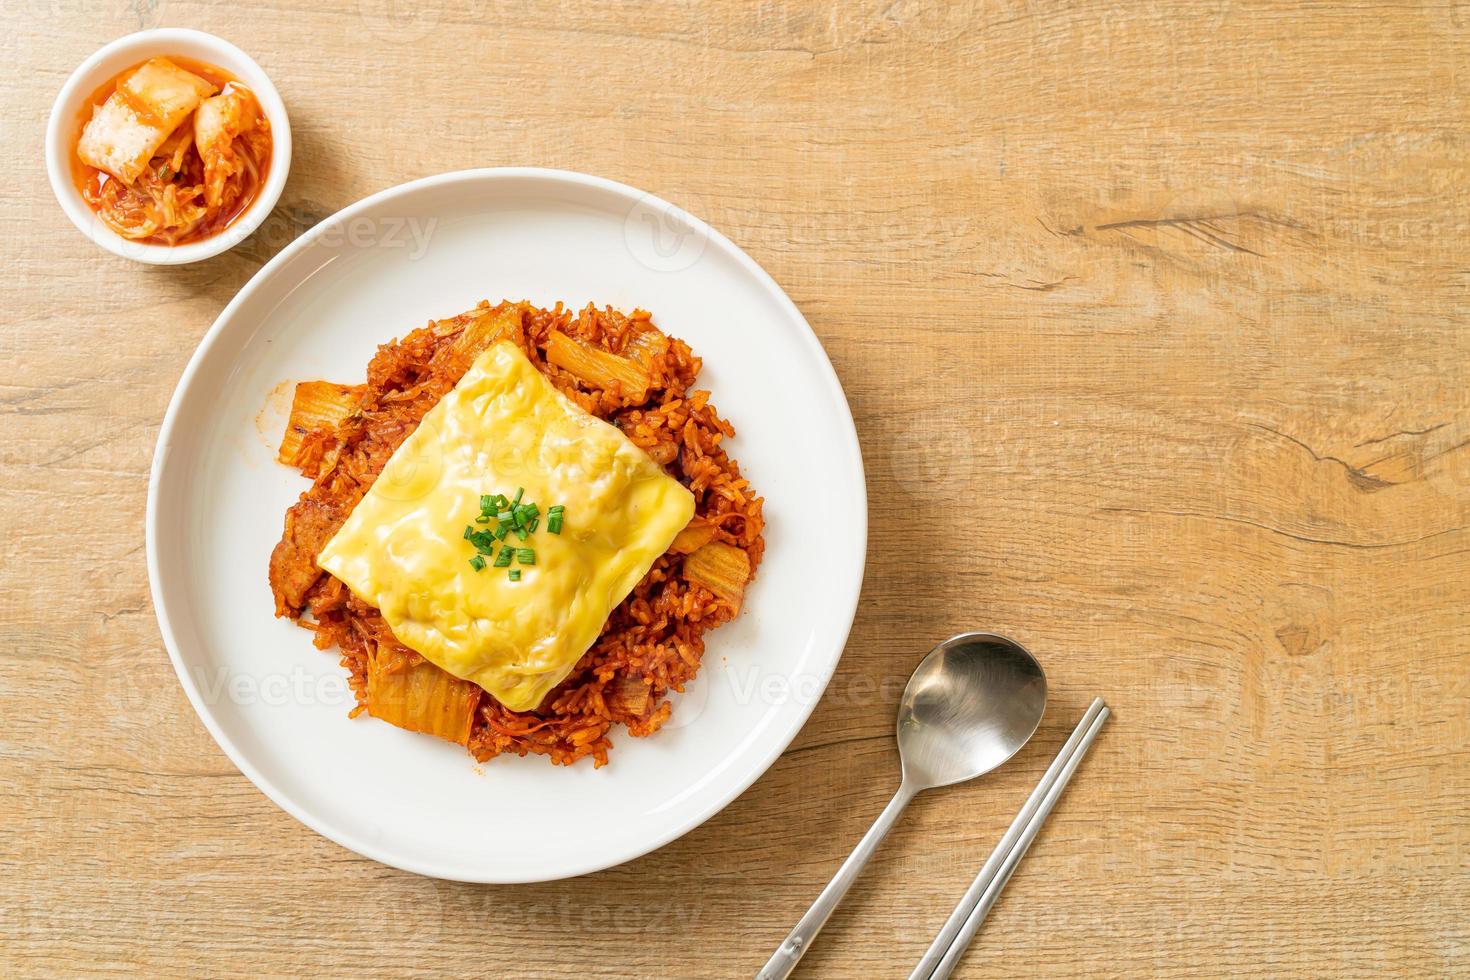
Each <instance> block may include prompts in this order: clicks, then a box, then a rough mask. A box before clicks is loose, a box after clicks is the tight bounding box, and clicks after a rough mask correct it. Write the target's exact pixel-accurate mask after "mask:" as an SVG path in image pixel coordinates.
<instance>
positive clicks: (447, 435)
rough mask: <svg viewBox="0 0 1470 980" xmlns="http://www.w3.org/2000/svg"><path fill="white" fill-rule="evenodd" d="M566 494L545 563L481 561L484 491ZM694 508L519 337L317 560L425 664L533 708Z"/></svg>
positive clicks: (459, 391) (470, 380)
mask: <svg viewBox="0 0 1470 980" xmlns="http://www.w3.org/2000/svg"><path fill="white" fill-rule="evenodd" d="M517 487H524V488H525V498H524V499H525V500H527V501H534V502H535V503H537V504H539V505H540V507H541V510H542V513H543V514H544V513H545V512H546V510H547V508H548V507H551V506H552V505H554V504H563V505H564V506H565V507H566V519H565V524H564V526H563V528H562V532H561V534H559V535H557V534H551V533H550V532H549V531H548V530H547V529H546V519H545V518H544V517H543V518H542V521H541V527H540V529H539V530H538V531H537V532H536V533H534V534H532V535H531V537H530V538H529V539H528V540H527V541H526V542H524V543H520V542H518V541H517V539H516V537H515V535H514V534H512V535H510V536H509V537H508V538H507V539H506V543H508V544H512V545H518V546H519V547H531V548H534V549H535V551H536V564H535V565H534V566H522V565H520V564H517V565H516V566H515V567H517V568H520V569H521V581H519V582H512V581H510V579H509V576H508V575H507V574H506V571H507V570H506V569H504V568H495V567H493V566H491V565H487V566H486V567H485V568H484V570H482V571H479V572H477V571H475V570H474V569H473V568H471V567H470V564H469V559H470V558H471V557H472V556H473V555H474V554H475V550H474V548H473V547H471V545H470V543H469V542H468V541H466V540H464V529H465V525H467V524H473V523H474V519H475V518H476V517H478V516H479V514H480V495H481V494H482V493H504V494H506V495H507V496H510V495H513V494H514V493H515V490H516V488H517ZM693 516H694V497H693V495H692V494H690V492H689V491H688V490H687V489H685V488H684V487H683V486H682V485H681V484H680V483H679V482H678V481H677V480H674V479H673V478H672V477H670V476H668V475H667V474H666V473H664V471H663V470H662V469H661V468H660V467H659V466H658V464H657V463H655V462H654V461H653V460H652V459H650V458H649V457H648V455H647V454H646V453H644V452H643V451H642V450H641V449H639V448H638V447H637V446H635V445H633V443H631V442H629V441H628V438H627V437H626V436H624V435H623V434H622V433H621V432H619V431H618V430H617V429H615V428H613V427H612V426H611V425H608V424H607V423H605V422H602V421H600V420H598V419H595V418H593V417H592V416H590V415H588V414H587V413H586V412H584V411H582V409H581V408H579V407H578V406H577V405H575V404H573V403H572V402H571V401H570V400H568V399H567V398H566V397H564V396H563V395H562V394H561V393H560V392H559V391H557V390H556V388H555V387H553V386H552V384H551V382H550V381H548V380H547V379H546V377H545V376H544V375H542V374H541V372H540V371H538V370H536V368H535V367H534V366H533V365H532V364H531V362H530V361H528V360H526V357H525V355H524V354H522V353H521V351H520V350H519V349H518V348H517V347H516V346H515V345H514V344H510V343H505V342H502V343H498V344H495V345H494V346H492V347H490V348H489V349H488V350H486V351H485V352H484V353H483V354H481V355H480V356H479V357H478V358H477V359H476V360H475V363H474V365H473V366H471V368H470V370H469V371H468V372H467V373H466V374H465V376H464V377H463V378H462V379H461V380H460V382H459V384H458V385H457V386H456V387H455V388H454V390H453V391H451V392H449V394H447V395H445V396H444V398H443V399H441V400H440V402H439V404H437V405H435V406H434V408H433V409H432V410H430V411H429V413H428V414H427V415H426V416H424V420H423V422H422V423H421V424H420V425H419V427H418V428H417V429H415V430H414V432H413V434H412V435H410V436H409V437H408V438H407V439H406V440H404V442H403V445H401V446H399V448H398V451H397V452H395V453H394V454H393V457H392V458H391V459H390V460H389V461H388V465H387V466H385V467H384V468H383V472H382V474H381V475H380V476H379V477H378V479H377V481H376V482H375V483H374V484H373V486H372V488H371V489H370V490H369V491H368V492H367V494H366V495H365V496H364V497H363V499H362V500H361V501H360V502H359V503H358V505H357V507H356V508H355V509H354V510H353V511H352V514H351V515H350V516H349V517H348V518H347V522H346V523H345V524H343V525H342V529H341V530H340V531H338V532H337V535H336V537H334V538H332V540H331V541H329V542H327V546H326V547H325V548H323V549H322V552H321V554H320V555H319V556H318V558H317V564H318V565H320V566H321V567H322V568H324V569H326V570H327V571H328V572H331V573H332V574H333V575H335V576H336V577H337V578H339V579H341V580H342V581H343V582H345V583H346V584H347V586H348V588H350V589H351V590H352V591H353V592H354V593H355V594H356V595H357V596H358V598H360V599H362V600H363V601H364V602H368V603H371V604H372V605H374V606H376V607H377V608H378V609H379V611H381V612H382V614H383V618H384V619H386V620H387V621H388V625H389V626H390V627H391V628H392V630H393V634H394V635H395V636H397V637H398V639H399V640H400V641H402V642H403V643H404V644H405V645H406V646H409V647H411V648H412V649H414V650H417V651H418V652H419V653H420V654H422V655H423V656H424V658H425V659H427V660H429V661H431V662H432V663H435V664H438V665H439V666H440V667H442V668H444V669H445V670H447V671H448V672H449V673H451V674H453V675H454V676H456V677H461V678H464V679H465V680H467V681H471V682H473V683H475V684H478V685H480V687H482V688H484V689H485V690H486V691H487V692H489V693H490V694H491V696H493V697H494V698H495V699H496V700H498V701H499V702H500V703H501V704H503V705H505V706H506V707H507V708H510V709H511V710H513V711H529V710H531V709H533V708H535V707H536V706H537V705H539V704H540V703H541V700H542V698H544V697H545V696H546V693H547V692H548V691H550V690H551V689H552V688H553V687H555V686H556V685H557V684H558V683H559V682H560V681H561V680H562V678H564V677H566V675H567V674H568V673H569V672H570V671H571V669H572V668H573V667H574V666H576V663H577V661H578V660H579V659H580V658H581V656H582V654H583V653H585V652H586V651H587V649H588V648H589V647H590V646H591V645H592V643H593V642H594V641H595V640H596V639H597V637H598V634H599V633H601V632H602V627H603V624H604V623H605V622H606V621H607V617H608V614H609V613H610V612H612V610H613V608H614V607H615V606H616V605H617V604H618V603H620V602H622V601H623V599H624V598H625V597H626V596H627V595H628V593H629V592H631V591H632V589H633V586H635V585H637V584H638V581H639V580H640V579H642V578H643V576H644V575H645V574H647V572H648V569H649V568H650V567H651V566H652V565H653V562H654V561H655V560H656V559H657V558H658V556H659V555H661V554H663V553H664V552H665V551H667V550H668V547H669V544H670V543H671V542H672V541H673V540H674V536H675V535H677V534H678V533H679V531H680V530H682V529H683V528H684V526H685V525H686V524H688V523H689V519H690V518H691V517H693Z"/></svg>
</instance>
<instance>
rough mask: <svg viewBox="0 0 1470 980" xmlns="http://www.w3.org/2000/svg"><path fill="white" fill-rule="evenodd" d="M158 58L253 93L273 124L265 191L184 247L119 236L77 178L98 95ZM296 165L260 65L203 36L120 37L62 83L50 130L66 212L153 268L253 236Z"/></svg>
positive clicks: (282, 111)
mask: <svg viewBox="0 0 1470 980" xmlns="http://www.w3.org/2000/svg"><path fill="white" fill-rule="evenodd" d="M151 58H176V59H181V60H184V61H186V62H189V63H198V64H201V65H207V66H211V67H213V68H216V69H218V70H219V71H220V73H221V74H223V75H227V76H230V77H232V78H234V79H236V80H238V82H239V83H240V85H242V86H244V87H245V88H248V89H249V90H250V93H251V94H252V95H253V96H254V97H255V101H256V102H257V103H258V105H259V109H260V115H261V116H263V118H264V120H265V123H266V124H267V125H268V127H269V133H270V153H269V161H268V163H266V165H265V166H264V167H263V168H262V170H261V173H262V177H261V181H260V186H258V187H256V188H254V189H253V196H252V197H251V198H250V200H249V202H248V203H247V204H246V205H245V206H244V207H243V209H241V210H240V211H239V212H238V214H237V215H235V216H234V217H233V218H232V220H230V221H229V222H228V224H226V225H225V226H224V227H223V228H221V229H220V230H218V231H216V232H214V233H212V234H209V235H208V236H207V237H200V238H196V239H193V240H187V241H183V242H181V243H180V244H175V245H169V244H162V243H159V242H153V241H138V240H133V239H129V238H125V237H123V236H122V235H120V234H118V233H117V232H116V231H114V230H113V229H112V228H110V227H108V225H107V223H106V222H105V221H104V220H103V219H102V218H101V217H100V216H99V215H98V214H97V212H96V211H95V210H94V209H93V207H92V206H91V205H90V204H89V203H88V202H87V200H86V199H85V198H84V197H83V194H82V191H81V189H80V188H79V187H78V184H77V181H76V180H75V172H76V157H77V138H78V134H79V132H80V131H81V128H82V125H83V124H84V123H85V122H86V121H87V118H88V116H89V114H90V112H91V109H92V105H93V104H94V103H93V100H94V98H95V96H96V94H97V93H98V92H99V90H101V89H102V88H103V87H104V86H106V85H107V83H108V82H109V81H111V80H113V79H116V78H117V77H118V76H119V75H120V74H121V73H124V72H127V71H128V69H130V68H132V67H134V66H136V65H139V64H141V63H143V62H145V61H148V60H149V59H151ZM290 165H291V124H290V121H289V120H288V119H287V117H286V106H285V104H284V103H283V102H282V101H281V96H280V94H279V93H278V92H277V91H276V87H275V86H274V85H272V84H271V81H270V79H269V78H268V77H266V74H265V72H264V71H262V70H261V68H260V66H259V65H257V64H256V63H255V61H254V60H253V59H251V57H250V56H249V55H247V54H246V53H245V52H243V51H241V50H240V49H239V48H237V47H235V46H234V45H233V44H230V43H229V42H228V41H225V40H222V39H220V38H217V37H215V36H213V35H211V34H205V33H203V32H202V31H192V30H185V29H179V28H166V29H160V30H152V31H142V32H139V33H137V34H129V35H127V36H126V37H121V38H118V39H117V40H116V41H113V42H112V43H111V44H108V45H106V46H105V47H103V48H102V49H101V50H99V51H98V52H97V53H95V54H93V55H92V56H91V57H90V58H88V59H87V60H86V61H84V62H83V63H82V64H81V65H80V66H79V67H78V68H77V70H76V71H74V72H72V74H71V77H70V78H68V79H67V80H66V84H65V85H63V86H62V88H61V93H60V94H59V95H58V96H57V97H56V103H55V105H54V106H53V107H52V109H51V118H50V121H49V123H48V124H47V127H46V169H47V172H48V174H49V176H50V178H51V189H52V190H53V191H54V192H55V193H56V199H57V200H58V201H59V202H60V203H61V207H62V210H64V211H65V212H66V215H67V217H69V218H70V219H71V221H72V224H74V225H76V226H77V229H78V230H79V231H81V233H82V234H84V235H86V236H87V237H88V238H90V239H91V240H92V241H94V242H96V243H97V244H98V245H100V246H102V247H103V248H105V249H107V250H108V251H109V252H112V253H113V254H114V255H120V256H122V257H123V258H127V259H133V260H134V261H137V262H146V263H149V264H151V265H182V264H184V263H187V262H198V261H200V260H201V259H207V258H210V257H212V256H215V255H218V254H220V253H221V252H224V251H226V250H228V249H230V248H233V247H234V246H235V245H238V244H239V243H240V242H242V241H244V240H245V239H246V238H247V237H249V236H250V235H251V233H253V232H254V231H255V230H256V229H257V228H259V227H260V225H261V223H262V222H264V221H265V219H266V217H267V216H268V215H269V214H270V213H271V210H272V209H273V208H274V207H275V205H276V201H277V200H279V199H280V196H281V190H282V189H283V188H284V187H285V186H286V176H287V173H288V171H289V170H290Z"/></svg>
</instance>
